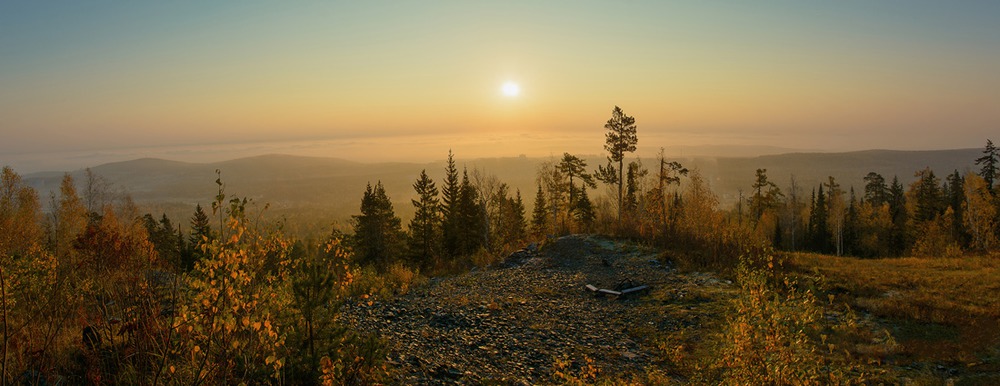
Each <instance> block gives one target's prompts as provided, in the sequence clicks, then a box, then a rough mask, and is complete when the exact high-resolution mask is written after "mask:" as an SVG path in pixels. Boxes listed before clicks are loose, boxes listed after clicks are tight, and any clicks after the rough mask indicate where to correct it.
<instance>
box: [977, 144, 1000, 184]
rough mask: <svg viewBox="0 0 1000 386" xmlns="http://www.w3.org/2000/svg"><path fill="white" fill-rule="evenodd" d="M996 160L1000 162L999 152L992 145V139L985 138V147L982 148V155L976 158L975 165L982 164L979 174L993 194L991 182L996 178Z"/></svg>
mask: <svg viewBox="0 0 1000 386" xmlns="http://www.w3.org/2000/svg"><path fill="white" fill-rule="evenodd" d="M998 162H1000V152H998V151H997V148H996V146H993V141H992V140H989V139H987V140H986V148H985V149H983V156H982V157H979V158H976V165H982V167H981V168H980V169H979V176H980V177H983V180H984V181H986V187H987V188H989V190H990V193H993V194H994V195H996V189H994V187H993V182H994V181H996V178H997V163H998Z"/></svg>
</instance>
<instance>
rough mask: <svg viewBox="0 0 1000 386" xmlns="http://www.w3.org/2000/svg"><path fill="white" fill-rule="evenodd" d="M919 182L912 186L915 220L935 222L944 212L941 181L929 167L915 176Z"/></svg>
mask: <svg viewBox="0 0 1000 386" xmlns="http://www.w3.org/2000/svg"><path fill="white" fill-rule="evenodd" d="M914 177H917V180H916V181H914V182H913V184H911V185H910V194H911V196H912V197H913V201H914V210H913V220H914V221H916V222H925V221H931V220H934V218H935V217H937V216H938V215H939V214H941V213H942V212H944V208H943V205H942V203H943V200H942V194H941V187H940V185H939V182H940V180H939V179H938V178H937V177H936V176H935V175H934V171H933V170H931V169H930V168H929V167H928V168H924V170H921V171H918V172H917V173H916V174H914Z"/></svg>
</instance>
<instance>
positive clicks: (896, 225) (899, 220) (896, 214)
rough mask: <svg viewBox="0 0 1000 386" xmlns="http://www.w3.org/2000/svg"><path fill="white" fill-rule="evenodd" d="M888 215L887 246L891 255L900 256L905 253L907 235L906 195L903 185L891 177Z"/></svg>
mask: <svg viewBox="0 0 1000 386" xmlns="http://www.w3.org/2000/svg"><path fill="white" fill-rule="evenodd" d="M888 198H889V215H890V217H892V229H891V230H890V232H889V240H890V242H889V244H890V246H891V250H892V253H893V254H894V255H896V256H899V255H902V254H903V252H904V251H906V247H907V242H908V237H909V236H908V235H907V233H908V232H907V227H906V223H907V221H908V217H909V215H908V213H907V211H906V193H905V192H904V191H903V184H902V183H900V182H899V178H898V177H897V176H893V177H892V185H891V186H890V187H889V197H888Z"/></svg>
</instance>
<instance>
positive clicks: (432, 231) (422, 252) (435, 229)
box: [409, 170, 441, 268]
mask: <svg viewBox="0 0 1000 386" xmlns="http://www.w3.org/2000/svg"><path fill="white" fill-rule="evenodd" d="M413 190H414V191H416V193H417V199H415V200H410V202H411V203H413V208H414V214H413V220H411V221H410V237H409V252H410V260H411V262H412V263H414V264H415V265H417V266H421V267H425V268H426V267H431V266H434V265H436V263H437V262H436V261H435V260H436V259H437V257H438V246H439V245H440V244H441V239H440V228H441V208H440V205H441V204H440V200H439V199H438V190H437V186H435V184H434V181H433V180H431V178H430V177H428V176H427V171H426V170H421V171H420V177H419V178H418V179H417V181H416V182H414V183H413Z"/></svg>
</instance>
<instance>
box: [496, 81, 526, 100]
mask: <svg viewBox="0 0 1000 386" xmlns="http://www.w3.org/2000/svg"><path fill="white" fill-rule="evenodd" d="M500 91H501V92H503V95H504V96H508V97H516V96H517V95H518V94H520V93H521V86H518V85H517V83H514V82H512V81H507V82H506V83H504V84H503V86H501V87H500Z"/></svg>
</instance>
